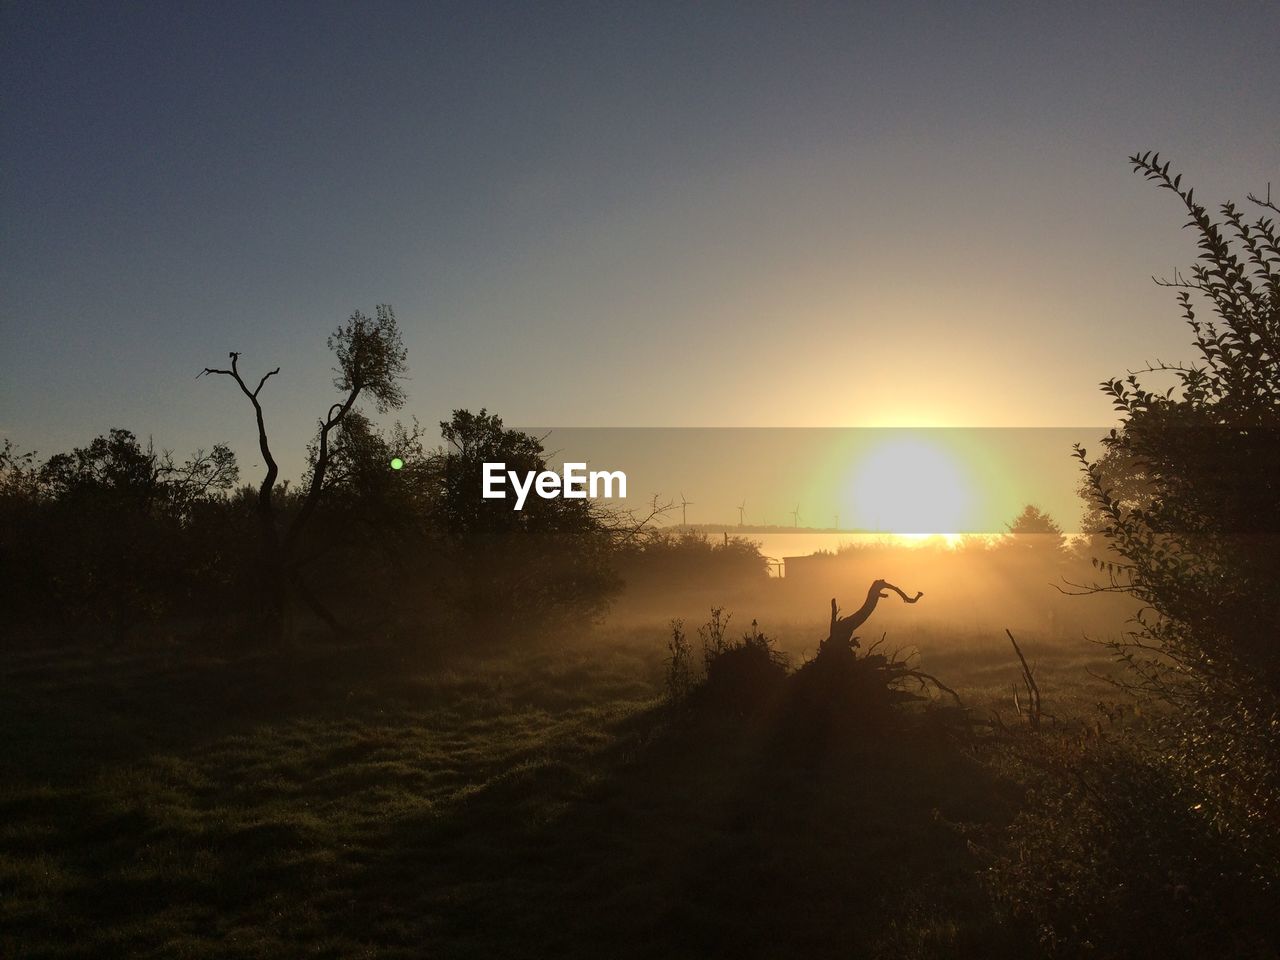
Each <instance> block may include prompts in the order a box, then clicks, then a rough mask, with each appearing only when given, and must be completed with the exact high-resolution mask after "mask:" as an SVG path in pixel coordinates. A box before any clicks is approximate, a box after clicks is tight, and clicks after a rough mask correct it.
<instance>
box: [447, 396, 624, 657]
mask: <svg viewBox="0 0 1280 960" xmlns="http://www.w3.org/2000/svg"><path fill="white" fill-rule="evenodd" d="M440 432H441V435H442V436H443V437H444V440H445V442H446V444H447V445H448V446H447V448H446V449H444V450H442V451H441V452H440V454H439V456H438V458H437V465H436V469H435V471H434V474H435V476H436V478H437V479H438V481H439V483H440V485H441V488H440V497H439V502H440V512H439V514H438V520H439V521H440V523H441V524H442V530H441V532H442V533H443V535H444V540H445V544H444V549H445V550H446V551H447V554H448V556H449V557H450V559H451V560H452V565H453V567H454V570H455V572H456V576H457V582H456V583H455V586H454V590H455V592H456V601H457V604H458V606H459V608H460V609H461V610H462V612H463V613H464V614H465V615H466V616H467V617H468V618H469V619H470V620H471V621H472V623H473V625H475V626H477V627H480V628H481V629H487V630H491V631H494V632H510V631H512V630H513V629H517V628H518V629H520V630H528V629H529V628H533V627H540V626H545V625H547V624H548V623H549V622H551V621H553V620H557V619H567V618H570V617H580V616H583V615H586V616H590V615H592V614H595V613H598V612H599V611H600V610H602V609H603V607H604V604H605V603H606V601H607V599H608V597H609V595H610V594H611V593H613V592H614V591H615V590H616V589H617V588H618V587H619V586H620V583H619V581H618V579H617V576H616V574H615V572H614V570H613V561H614V556H615V550H614V548H615V546H616V544H617V543H619V542H621V541H623V540H625V539H626V538H627V537H628V536H630V535H632V534H633V533H634V530H635V524H634V523H632V522H631V521H630V520H629V519H625V518H624V519H620V518H619V516H618V515H614V514H609V513H607V512H606V511H604V510H602V509H601V508H599V507H597V506H596V505H595V504H593V503H592V502H591V501H590V500H587V499H567V498H564V497H556V498H552V499H545V500H544V499H542V498H541V497H530V498H529V499H528V500H527V501H526V502H525V505H524V509H522V510H519V511H516V510H513V509H512V508H511V504H510V502H509V501H506V500H486V499H484V498H482V496H481V489H482V483H481V478H482V471H483V464H484V463H486V462H490V463H505V464H506V469H508V470H516V471H520V472H527V471H534V472H540V471H542V470H545V469H546V468H547V462H546V452H545V451H544V449H543V446H542V440H540V439H539V438H538V437H535V436H532V435H531V434H528V433H524V432H522V431H519V430H511V429H508V428H507V427H505V426H504V425H503V422H502V419H501V418H500V417H497V416H495V415H494V414H491V413H489V412H488V411H487V410H483V409H482V410H481V411H480V412H479V413H471V412H470V411H468V410H455V411H454V412H453V416H452V417H451V418H450V419H449V420H447V421H445V422H442V423H441V424H440ZM644 522H646V521H644V520H641V521H640V523H641V525H643V523H644Z"/></svg>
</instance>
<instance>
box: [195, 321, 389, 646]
mask: <svg viewBox="0 0 1280 960" xmlns="http://www.w3.org/2000/svg"><path fill="white" fill-rule="evenodd" d="M326 343H327V346H328V347H329V349H330V350H331V351H333V353H334V356H335V357H336V358H337V361H338V365H337V366H336V367H335V368H334V374H335V376H334V380H333V385H334V387H335V388H336V389H338V390H339V391H340V392H341V393H342V394H343V397H342V399H341V400H339V401H337V402H335V403H333V404H332V405H331V406H330V407H329V410H328V412H327V413H326V414H325V416H324V417H323V418H322V419H321V420H320V421H319V428H318V433H317V435H316V440H315V444H314V448H313V454H312V456H311V462H310V468H309V472H308V481H307V484H306V490H305V493H304V494H303V496H302V500H301V504H300V506H299V508H298V510H297V512H296V513H294V514H293V516H292V517H291V518H290V519H289V520H288V522H287V523H285V524H284V525H283V530H282V529H281V523H280V520H279V518H278V516H277V512H278V511H277V508H276V503H275V500H274V493H275V488H276V481H277V480H278V478H279V475H280V469H279V467H278V465H277V464H276V460H275V457H274V456H273V455H272V452H271V444H270V440H269V438H268V436H267V427H266V418H265V415H264V413H263V409H262V403H261V401H260V400H259V394H261V392H262V388H263V387H264V386H265V385H266V383H267V381H268V380H269V379H270V378H271V377H273V376H275V375H276V374H278V373H279V372H280V368H279V367H276V368H275V369H274V370H270V371H268V372H267V373H265V374H263V376H262V378H261V379H260V380H259V381H258V385H257V386H256V387H254V388H253V389H252V390H251V389H250V388H249V386H248V384H247V383H246V382H245V380H244V378H243V377H242V376H241V374H240V368H239V361H240V354H239V353H237V352H232V353H231V354H230V355H229V356H230V359H231V365H230V368H229V369H215V368H213V367H206V368H205V369H204V370H203V371H202V373H201V376H203V375H205V374H218V375H221V376H227V377H231V378H232V379H233V380H235V382H236V385H237V386H238V387H239V388H240V391H241V393H243V394H244V395H245V396H246V397H247V398H248V400H249V402H250V404H252V406H253V411H254V416H255V418H256V421H257V428H258V448H259V450H260V451H261V452H262V459H263V463H264V464H265V465H266V473H265V475H264V476H263V478H262V482H261V483H260V484H259V486H258V496H257V514H258V523H259V530H260V533H261V546H262V565H263V571H264V574H265V578H264V582H265V583H266V585H267V596H268V610H267V613H268V619H269V626H270V627H271V629H272V630H274V631H277V632H278V631H279V630H280V629H281V628H282V625H283V624H282V614H283V612H284V610H285V606H286V603H287V597H288V594H289V592H293V593H295V594H297V596H298V597H299V598H300V599H301V600H302V601H303V602H304V603H305V604H306V605H307V606H308V607H310V608H311V610H312V611H313V612H315V613H316V614H317V615H318V616H320V617H321V618H322V619H324V620H325V621H326V622H328V623H329V624H330V625H331V626H335V627H336V626H337V623H336V620H335V619H334V617H333V615H332V614H331V613H330V612H329V610H328V608H327V607H326V606H325V605H324V604H323V603H321V601H320V600H319V598H318V597H317V596H316V595H315V594H314V593H313V592H312V591H311V589H310V588H309V587H308V586H307V584H306V583H305V581H304V580H303V579H302V577H301V575H300V572H299V569H298V566H297V563H296V551H297V547H298V541H299V538H300V537H301V535H302V533H303V531H304V530H305V529H306V528H307V526H308V524H309V522H310V520H311V518H312V516H313V515H314V514H315V511H316V508H317V507H318V506H319V504H320V502H321V500H322V499H323V498H324V495H325V492H326V490H327V489H328V488H327V486H326V483H325V478H326V475H327V474H328V471H329V468H330V465H331V463H332V460H333V449H332V447H331V438H332V436H333V434H334V431H336V430H338V429H339V428H340V427H341V425H342V424H343V422H344V421H345V420H346V418H347V417H348V416H350V415H351V414H352V412H353V410H355V408H356V402H357V401H358V400H359V399H361V397H369V398H372V400H373V404H374V407H375V409H376V410H377V411H378V412H379V413H386V412H387V411H389V410H395V409H399V408H400V407H401V406H403V405H404V401H405V392H404V389H403V387H402V386H401V382H402V381H403V380H404V378H405V376H406V374H407V372H408V365H407V363H406V356H407V355H406V352H405V348H404V344H403V341H402V340H401V337H400V328H399V325H398V324H397V322H396V317H395V313H394V312H393V311H392V309H391V307H390V306H388V305H386V304H379V305H378V306H377V308H376V309H375V311H374V316H373V317H372V318H370V317H367V316H365V315H364V314H362V313H360V311H358V310H357V311H356V312H355V313H353V314H352V315H351V317H350V318H349V319H348V320H347V322H346V323H345V324H343V325H342V326H340V327H338V328H337V330H335V331H334V332H333V334H332V335H331V336H330V337H329V338H328V340H327V341H326Z"/></svg>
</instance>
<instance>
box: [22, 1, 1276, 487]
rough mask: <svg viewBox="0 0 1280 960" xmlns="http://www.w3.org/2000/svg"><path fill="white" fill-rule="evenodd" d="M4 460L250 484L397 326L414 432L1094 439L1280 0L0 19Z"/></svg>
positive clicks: (252, 11)
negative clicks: (345, 334)
mask: <svg viewBox="0 0 1280 960" xmlns="http://www.w3.org/2000/svg"><path fill="white" fill-rule="evenodd" d="M0 9H3V29H2V33H3V39H2V40H0V76H2V78H3V79H2V83H3V106H2V110H3V130H2V134H3V151H4V154H3V164H2V170H0V189H2V191H3V192H2V195H0V204H2V207H0V358H2V360H0V362H2V363H3V377H2V378H0V434H3V435H7V436H9V437H11V438H12V439H14V441H15V442H17V443H18V444H19V445H20V446H23V447H26V448H36V449H38V450H39V451H40V452H41V453H42V454H46V455H47V454H49V453H52V452H55V451H56V450H59V449H66V448H68V447H70V446H71V445H73V444H80V443H84V442H87V441H88V440H89V439H91V438H92V437H93V436H94V435H95V434H97V433H100V432H103V431H105V430H106V429H108V428H109V427H112V426H124V427H128V428H130V429H132V430H134V431H135V432H137V433H139V434H140V435H143V436H147V435H154V437H155V439H156V442H157V444H159V445H161V446H167V447H173V448H176V449H177V450H178V451H179V452H185V451H187V450H189V449H191V448H193V447H195V446H208V445H209V444H211V443H212V442H214V441H217V440H229V441H231V442H232V443H233V445H234V446H235V447H236V448H237V450H238V452H239V453H240V454H241V459H242V463H243V465H244V466H245V468H246V472H247V474H248V475H249V476H252V475H254V474H255V472H256V471H255V468H254V466H253V465H254V464H255V463H256V462H257V459H258V458H257V456H256V450H255V449H254V445H253V440H252V437H253V433H252V421H251V416H250V412H249V410H248V408H247V405H246V404H245V402H244V400H243V398H242V397H240V396H238V395H237V394H235V393H233V392H232V389H231V386H232V385H231V384H230V383H228V382H227V381H226V380H218V379H215V380H210V379H202V380H199V381H197V380H196V379H194V378H195V374H196V373H197V371H199V370H200V369H201V368H202V367H204V366H205V365H207V364H214V363H218V362H221V361H222V360H224V359H225V358H226V355H227V352H228V351H229V350H239V351H241V352H242V353H243V359H242V363H243V364H244V366H245V369H246V370H247V371H248V372H250V373H256V372H258V371H261V370H265V369H268V368H270V367H274V366H276V365H280V366H281V367H282V368H283V369H282V372H281V375H280V377H278V378H276V379H274V380H272V381H271V383H270V384H269V386H268V388H267V390H266V391H265V392H264V400H265V402H266V405H267V410H268V417H269V422H270V426H271V429H272V434H273V437H274V438H275V443H276V446H277V448H278V449H279V451H280V455H281V459H282V461H283V463H284V465H285V471H286V474H292V475H294V476H296V475H297V474H298V473H299V472H300V469H301V464H302V450H303V448H304V445H305V441H306V439H307V437H308V435H309V434H310V432H311V429H312V426H311V424H312V422H313V420H314V418H315V417H317V416H319V415H320V413H322V412H323V410H324V409H325V407H326V405H327V401H328V397H329V394H330V390H329V385H328V380H329V377H328V368H329V365H330V363H329V358H328V356H327V354H326V351H325V348H324V339H325V335H326V334H327V333H328V332H329V331H330V330H331V329H332V328H333V327H334V326H335V325H337V323H338V322H339V321H341V320H342V319H343V318H344V317H345V316H347V315H348V314H349V313H350V312H351V311H352V309H354V308H357V307H359V308H362V309H364V310H365V311H367V312H371V311H372V308H373V306H374V304H375V303H378V302H389V303H392V304H393V305H394V306H395V308H396V311H397V314H398V315H399V317H400V319H401V322H402V324H403V326H404V329H405V338H406V343H407V346H408V348H409V352H410V363H411V366H412V370H413V376H414V379H413V381H412V382H411V384H410V385H409V390H410V402H409V405H408V407H407V408H406V410H405V411H404V414H405V415H406V416H407V415H417V416H418V417H420V418H421V419H422V420H423V421H424V422H426V423H434V421H437V420H439V419H442V418H444V417H447V415H448V413H449V410H450V409H451V408H453V407H461V406H469V407H472V408H478V407H480V406H482V405H487V406H488V407H489V408H490V409H492V410H496V411H497V412H498V413H500V414H501V415H502V416H504V417H505V418H506V420H507V421H508V422H509V423H540V424H565V425H570V424H580V425H613V424H617V425H750V426H778V425H796V426H812V425H853V424H883V423H890V422H892V423H918V424H921V425H935V424H943V425H956V424H970V425H1009V424H1015V425H1028V424H1079V423H1100V422H1104V421H1106V420H1107V419H1109V416H1110V411H1109V408H1108V406H1107V404H1106V402H1105V400H1104V398H1102V397H1101V395H1100V394H1098V392H1097V390H1096V388H1095V384H1096V382H1097V381H1098V380H1100V379H1102V378H1103V377H1105V376H1109V375H1113V374H1118V373H1121V372H1123V370H1124V369H1125V368H1126V367H1129V366H1136V365H1139V364H1141V363H1142V362H1143V361H1144V360H1146V359H1149V358H1151V357H1154V356H1156V355H1159V356H1162V357H1177V356H1185V355H1187V353H1188V350H1187V348H1186V344H1187V336H1186V334H1185V332H1184V330H1183V329H1182V327H1181V326H1180V324H1179V321H1178V319H1177V312H1176V309H1175V307H1174V305H1173V303H1172V300H1171V298H1170V297H1169V296H1168V291H1160V290H1157V289H1154V288H1153V287H1152V286H1151V284H1150V281H1149V279H1148V278H1149V276H1150V275H1151V274H1152V273H1164V272H1169V271H1171V270H1172V269H1173V268H1174V267H1175V266H1178V265H1184V264H1186V263H1187V262H1189V261H1190V259H1191V258H1192V257H1193V255H1194V249H1193V247H1192V246H1191V242H1190V237H1189V236H1188V235H1187V234H1185V233H1180V232H1179V230H1178V227H1179V226H1180V225H1181V223H1182V220H1183V218H1182V216H1181V215H1180V213H1179V211H1178V209H1177V207H1176V205H1175V203H1174V198H1173V197H1172V196H1171V195H1169V194H1167V193H1162V192H1158V191H1156V190H1154V189H1153V188H1151V187H1149V186H1147V185H1145V184H1143V183H1142V182H1141V181H1140V180H1139V179H1138V178H1137V177H1135V176H1133V175H1132V174H1130V173H1129V172H1128V169H1127V165H1126V163H1125V157H1126V155H1127V154H1128V153H1130V152H1133V151H1135V150H1142V149H1147V148H1158V149H1160V150H1163V151H1165V152H1166V153H1167V154H1168V155H1169V156H1170V157H1171V158H1173V159H1174V160H1175V162H1176V164H1177V165H1178V167H1179V169H1181V170H1183V171H1184V172H1185V173H1186V175H1187V177H1188V178H1189V179H1190V180H1191V181H1192V182H1193V183H1195V184H1197V186H1198V190H1197V192H1198V193H1199V194H1201V195H1203V197H1204V198H1205V199H1215V200H1217V199H1243V194H1244V193H1245V191H1246V190H1249V189H1262V188H1264V187H1265V183H1266V181H1267V180H1268V179H1271V180H1274V181H1277V182H1278V184H1280V111H1278V110H1277V105H1276V90H1277V89H1280V56H1277V53H1278V52H1280V4H1276V3H1273V2H1261V0H1259V2H1240V3H1215V4H1204V3H1178V2H1164V3H1153V4H1113V3H1100V4H1073V3H1010V4H977V3H950V2H949V3H941V2H940V3H933V4H909V3H886V4H873V3H860V4H841V5H825V4H803V3H777V4H743V3H732V4H684V5H669V4H658V3H627V4H585V3H584V4H481V3H465V4H457V5H453V4H410V3H359V4H357V3H349V4H324V3H297V4H287V3H286V4H280V3H243V4H239V3H209V4H193V3H130V4H90V3H14V2H5V3H4V5H3V7H2V8H0Z"/></svg>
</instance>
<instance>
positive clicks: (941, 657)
mask: <svg viewBox="0 0 1280 960" xmlns="http://www.w3.org/2000/svg"><path fill="white" fill-rule="evenodd" d="M735 626H737V624H735ZM811 633H812V630H811V629H810V628H809V627H807V626H806V625H793V626H791V627H786V628H784V629H783V630H782V631H781V634H783V635H785V636H784V637H783V646H784V647H788V646H789V647H790V648H791V649H792V650H793V651H794V652H795V653H797V654H800V653H801V652H802V651H803V650H804V649H805V646H806V643H807V641H806V640H805V638H806V637H808V636H810V634H811ZM1020 639H1022V640H1023V641H1024V645H1025V646H1026V647H1027V649H1028V653H1029V654H1030V655H1032V656H1033V659H1038V660H1039V661H1040V667H1039V670H1040V676H1041V680H1042V683H1043V684H1044V686H1045V687H1046V697H1047V699H1048V701H1049V702H1048V703H1047V706H1053V705H1054V703H1055V702H1056V703H1057V704H1058V705H1059V706H1061V707H1064V708H1069V709H1073V710H1074V709H1081V710H1083V709H1087V707H1088V705H1089V703H1090V702H1091V701H1093V700H1096V699H1098V698H1100V697H1105V696H1106V695H1107V690H1106V684H1105V683H1102V682H1101V681H1096V680H1093V679H1091V678H1090V677H1089V676H1088V674H1086V673H1085V670H1084V667H1085V666H1086V665H1087V664H1089V663H1094V664H1097V663H1100V662H1102V658H1100V657H1099V654H1098V651H1097V650H1096V649H1094V648H1090V647H1089V646H1088V645H1085V644H1080V643H1077V644H1071V645H1067V644H1062V643H1055V644H1052V645H1050V644H1040V643H1038V642H1037V641H1036V639H1035V638H1020ZM902 641H903V644H905V645H910V644H915V645H917V646H918V647H919V648H920V649H921V656H922V665H923V666H924V667H925V668H926V669H929V670H931V671H933V672H935V673H937V674H939V675H940V676H942V677H943V678H944V679H946V680H947V681H948V682H950V683H951V684H952V685H953V686H956V687H957V688H959V689H960V692H961V694H962V696H964V697H965V698H966V700H968V701H969V702H970V703H971V704H972V705H973V707H974V713H975V715H982V714H985V713H987V712H989V711H990V710H991V709H993V708H1000V709H1002V710H1004V711H1005V714H1006V716H1008V714H1009V713H1010V712H1011V711H1010V708H1011V703H1010V694H1009V687H1010V684H1011V683H1013V682H1014V681H1015V680H1016V678H1017V670H1016V667H1015V665H1014V662H1013V659H1012V656H1011V651H1008V650H1006V649H1005V647H1004V646H1003V644H1007V641H1005V640H1004V638H1003V637H999V636H994V635H991V636H986V635H983V636H970V637H967V638H962V637H948V636H946V635H945V634H944V633H942V632H940V631H933V632H932V633H929V634H927V635H920V636H914V637H912V636H904V637H903V638H902ZM664 642H665V636H664V633H663V630H662V627H661V625H658V624H655V625H653V626H637V627H632V628H628V629H626V630H621V629H615V630H608V629H603V630H602V629H597V630H595V631H594V632H588V633H585V634H584V636H582V637H579V638H576V640H575V641H574V642H572V643H570V642H560V643H557V644H550V643H545V642H544V643H542V644H539V645H530V646H525V647H522V648H521V649H520V650H519V651H515V652H513V651H511V650H488V651H479V652H477V651H475V650H472V651H470V652H467V651H461V650H454V651H450V652H441V651H440V646H439V644H438V643H436V642H434V640H433V638H430V637H425V638H422V639H421V640H420V641H416V642H414V643H407V642H404V641H401V642H399V643H398V644H395V645H368V644H351V645H346V646H333V645H325V646H310V647H305V646H304V647H302V648H300V649H299V650H298V651H296V652H290V653H281V654H272V655H257V656H250V655H245V654H224V655H219V654H217V653H215V652H212V651H211V649H210V648H209V646H208V645H207V644H206V645H203V646H200V645H194V644H157V645H151V646H147V647H145V648H137V649H131V650H127V651H121V650H117V651H115V652H104V651H102V650H97V651H92V650H87V649H85V648H82V647H76V646H64V647H60V648H56V649H50V648H45V649H42V650H41V651H39V652H30V651H27V650H22V649H10V650H8V651H6V652H5V653H4V654H3V660H2V665H0V723H2V724H3V729H4V731H5V735H4V737H3V741H2V744H0V749H2V751H3V752H2V754H0V782H2V784H3V786H2V787H0V838H2V839H0V931H2V932H0V955H2V956H4V957H30V958H40V957H90V956H94V957H97V956H120V957H124V956H130V957H300V956H308V957H477V958H480V957H485V958H493V957H542V956H546V957H659V956H661V957H707V956H725V957H729V956H733V957H792V956H794V957H808V958H814V957H835V956H840V957H848V956H884V957H898V956H916V957H925V956H939V957H941V956H955V955H969V956H991V955H1002V954H1008V955H1013V954H1015V953H1025V952H1026V951H1027V950H1028V949H1034V946H1033V944H1034V941H1033V940H1032V939H1031V938H1030V934H1029V932H1028V931H1025V930H1020V929H1018V928H1017V927H1016V926H1012V925H1009V924H1006V923H1003V922H1001V920H1000V918H999V917H998V916H997V914H996V912H995V911H994V909H993V907H992V906H991V903H990V900H989V898H988V896H987V895H986V893H985V891H984V889H983V886H982V884H981V883H980V873H981V871H982V869H983V866H984V864H983V860H982V856H981V854H980V853H978V852H975V851H976V850H979V849H980V848H981V843H980V842H979V843H977V844H976V845H975V843H974V842H973V841H974V839H975V838H978V839H979V840H980V838H981V837H982V836H984V835H986V834H987V833H989V832H990V831H992V830H996V829H999V828H1000V826H1001V825H1002V824H1004V823H1007V822H1008V820H1009V819H1010V817H1011V816H1012V815H1013V813H1014V811H1015V810H1016V809H1017V806H1018V803H1019V792H1018V790H1017V789H1016V788H1015V787H1014V786H1013V785H1012V784H1011V783H1009V782H1006V781H1005V780H1004V779H1002V778H1001V777H1000V776H999V775H998V774H997V773H996V772H995V771H996V768H995V767H994V766H993V765H992V764H989V763H987V762H985V759H984V756H983V750H982V747H981V745H980V744H975V742H974V741H973V740H972V738H966V737H964V736H961V735H955V732H954V731H952V730H949V729H944V728H942V727H939V726H937V725H936V724H931V723H930V722H929V721H928V719H927V717H926V716H924V715H919V716H916V717H915V718H914V719H906V718H904V720H903V722H902V723H901V724H900V725H897V726H895V727H894V728H892V729H890V730H888V731H879V732H877V733H875V734H874V735H873V734H871V733H870V732H868V734H867V735H866V736H859V735H857V734H856V732H854V735H851V736H849V737H846V738H844V739H843V740H842V741H841V742H840V744H839V745H837V746H832V747H830V748H828V749H824V750H821V751H817V752H813V751H796V750H794V749H792V748H791V747H788V746H785V745H783V744H780V743H779V742H778V741H777V740H776V738H774V737H773V736H772V735H771V733H770V730H769V729H768V724H767V723H763V722H760V721H758V720H753V719H752V718H750V717H746V716H743V717H738V716H732V715H730V716H723V717H719V718H713V719H711V720H708V719H707V718H705V717H702V718H694V717H692V716H690V715H689V713H688V712H687V711H685V710H681V709H677V708H672V707H669V706H667V705H666V704H665V703H664V702H663V699H662V693H663V675H664V664H663V657H664V655H665V646H664ZM429 650H436V651H437V652H434V653H428V652H424V651H429ZM1055 691H1056V693H1055ZM1055 696H1057V700H1056V701H1054V700H1053V699H1052V698H1053V697H1055Z"/></svg>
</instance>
